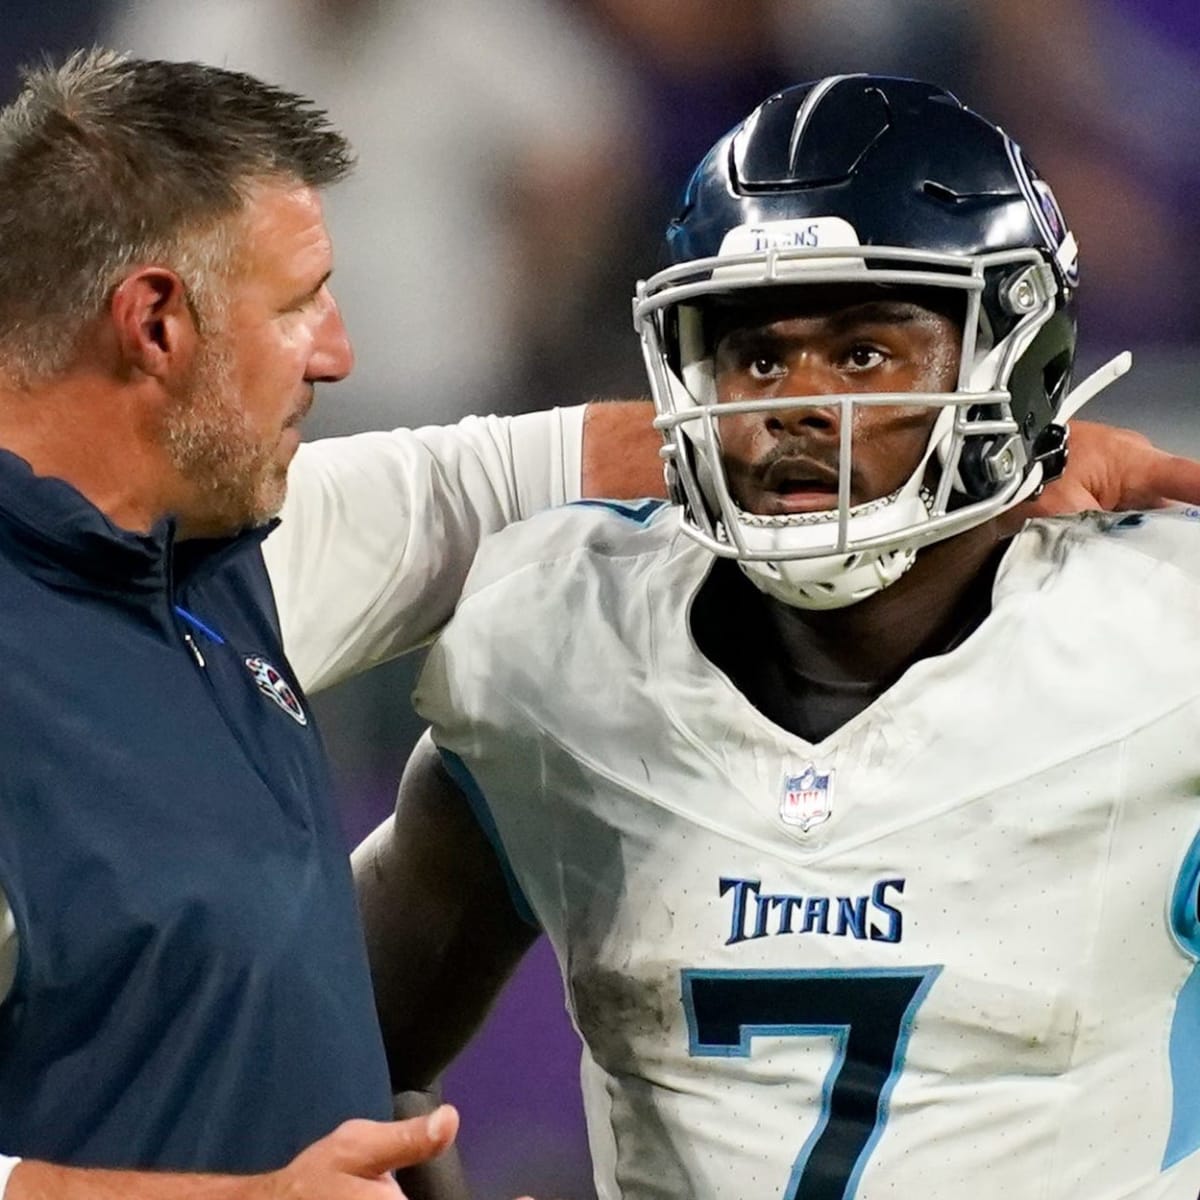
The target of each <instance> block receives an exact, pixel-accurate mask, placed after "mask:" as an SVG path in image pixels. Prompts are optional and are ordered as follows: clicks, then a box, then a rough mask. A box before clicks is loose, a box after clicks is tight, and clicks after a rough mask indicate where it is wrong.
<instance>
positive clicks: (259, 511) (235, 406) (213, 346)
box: [163, 331, 287, 536]
mask: <svg viewBox="0 0 1200 1200" xmlns="http://www.w3.org/2000/svg"><path fill="white" fill-rule="evenodd" d="M233 379H234V371H233V355H232V353H231V347H230V343H229V339H228V337H227V336H226V335H225V334H224V333H223V332H221V331H213V332H211V333H209V334H208V335H207V336H206V337H205V338H204V340H203V342H202V344H201V347H200V350H199V351H198V353H197V356H196V361H195V363H194V366H193V370H192V378H191V380H190V381H189V383H188V385H187V387H186V389H185V390H184V391H183V392H182V394H181V395H180V396H179V398H178V400H177V401H176V402H175V404H173V405H172V406H171V408H170V409H169V410H168V411H167V413H166V414H165V416H164V419H163V440H164V445H165V448H166V451H167V457H168V459H169V460H170V462H171V465H172V466H173V467H174V468H175V470H176V471H178V472H179V475H180V477H181V479H182V480H183V481H184V482H185V483H186V484H187V485H188V490H189V492H190V493H192V497H193V500H192V502H191V504H190V505H189V509H190V510H191V511H189V512H186V513H180V514H178V516H179V520H180V525H181V527H183V528H186V529H189V530H195V531H197V532H201V533H202V534H203V535H204V536H222V535H228V534H233V533H236V532H238V531H239V530H241V529H246V528H249V527H251V526H254V525H261V524H262V523H263V522H264V521H267V520H269V519H270V518H271V517H273V516H274V515H275V514H276V513H277V512H278V511H279V509H280V507H281V506H282V505H283V499H284V495H285V493H286V490H287V467H286V465H281V464H280V463H279V462H278V461H277V454H278V448H277V444H271V445H267V444H264V443H263V442H262V441H261V439H260V438H258V437H256V435H255V433H254V431H253V428H252V426H251V425H250V423H249V421H248V420H247V417H246V413H245V410H244V408H243V406H242V403H241V400H240V398H239V397H238V396H237V394H236V391H235V387H234V383H233Z"/></svg>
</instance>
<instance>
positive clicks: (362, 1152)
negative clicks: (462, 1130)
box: [246, 1104, 458, 1200]
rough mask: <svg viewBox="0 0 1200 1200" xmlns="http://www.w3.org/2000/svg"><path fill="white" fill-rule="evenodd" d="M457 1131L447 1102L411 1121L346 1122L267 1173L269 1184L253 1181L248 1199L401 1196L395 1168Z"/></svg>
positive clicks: (438, 1147) (425, 1155)
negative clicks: (260, 1187) (259, 1187)
mask: <svg viewBox="0 0 1200 1200" xmlns="http://www.w3.org/2000/svg"><path fill="white" fill-rule="evenodd" d="M457 1132H458V1113H457V1112H456V1111H455V1110H454V1109H453V1108H451V1107H450V1106H449V1105H448V1104H444V1105H442V1107H441V1108H439V1109H437V1110H436V1111H435V1112H433V1113H431V1114H430V1115H429V1116H428V1117H416V1118H413V1119H411V1120H408V1121H346V1122H345V1123H344V1124H342V1125H339V1126H338V1127H337V1128H336V1129H335V1130H334V1131H333V1132H332V1133H331V1134H329V1135H328V1136H327V1137H323V1138H322V1139H321V1140H320V1141H319V1142H314V1143H313V1144H312V1145H311V1146H309V1147H308V1148H307V1149H305V1150H302V1151H301V1152H300V1153H299V1154H298V1155H296V1157H295V1158H294V1159H292V1161H291V1162H290V1163H288V1165H287V1166H286V1167H284V1168H283V1170H281V1171H276V1172H274V1173H273V1174H272V1175H268V1176H267V1180H268V1181H269V1182H270V1184H271V1185H272V1186H271V1187H270V1188H268V1189H264V1190H263V1191H262V1192H261V1193H260V1192H259V1191H258V1190H256V1188H257V1184H253V1185H251V1187H250V1188H249V1189H248V1190H247V1193H246V1200H251V1198H252V1197H253V1200H258V1197H259V1196H260V1195H262V1197H263V1198H264V1200H267V1197H270V1200H276V1198H278V1200H375V1198H378V1200H399V1198H400V1197H402V1196H403V1194H404V1193H403V1192H401V1190H400V1187H399V1185H398V1184H397V1183H396V1181H395V1180H394V1179H393V1178H392V1175H391V1172H392V1171H395V1170H398V1169H399V1168H401V1167H411V1166H415V1165H416V1164H418V1163H424V1162H428V1161H429V1159H431V1158H435V1157H436V1156H437V1155H439V1154H441V1153H442V1151H443V1150H445V1149H446V1148H447V1147H448V1146H449V1145H450V1143H451V1142H453V1141H454V1135H455V1134H456V1133H457Z"/></svg>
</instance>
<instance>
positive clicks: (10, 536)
mask: <svg viewBox="0 0 1200 1200" xmlns="http://www.w3.org/2000/svg"><path fill="white" fill-rule="evenodd" d="M275 524H277V522H271V523H270V524H267V525H262V526H259V527H258V528H256V529H251V530H247V531H246V532H244V533H241V534H238V535H236V536H234V537H228V538H215V539H195V540H189V541H186V542H180V543H178V544H176V541H175V522H174V520H173V519H171V518H165V519H164V520H162V521H160V522H158V524H157V525H155V526H154V528H153V529H151V530H150V532H149V533H133V532H131V531H130V530H128V529H122V528H121V527H120V526H118V525H114V524H113V522H112V521H110V520H109V519H108V518H107V517H106V516H105V515H104V514H103V513H102V512H101V511H100V510H99V509H98V508H96V506H95V505H94V504H92V503H91V501H89V500H88V499H87V498H86V497H85V496H83V495H82V494H81V493H80V492H78V491H76V489H75V488H73V487H72V486H71V485H70V484H69V483H67V482H65V481H64V480H62V479H55V478H53V477H50V476H41V475H35V474H34V472H33V470H32V469H31V467H30V466H29V464H28V463H27V462H26V461H25V460H24V459H23V458H19V457H18V456H17V455H15V454H12V453H10V452H9V451H7V450H3V449H0V542H4V543H7V545H8V546H9V549H10V553H14V554H16V555H18V556H20V557H21V558H22V559H23V560H24V562H25V565H26V568H27V570H28V571H29V573H30V574H32V575H34V576H36V577H39V578H42V579H44V580H46V581H47V582H50V583H53V584H56V585H59V586H61V585H62V584H63V583H65V582H68V578H67V577H68V576H69V577H71V579H70V582H72V583H73V585H74V586H76V587H79V586H83V587H85V588H88V589H89V590H99V591H105V592H108V591H111V590H113V589H120V590H121V591H122V592H124V593H125V594H126V595H128V594H129V593H131V592H136V593H139V594H145V593H150V592H153V593H162V592H164V591H170V590H171V589H172V586H173V580H174V582H182V581H183V580H184V579H186V578H188V577H190V576H193V575H195V574H197V573H199V572H202V571H206V570H209V569H214V568H215V567H216V565H217V562H218V560H223V559H224V558H225V557H226V556H227V555H230V554H232V553H235V552H236V551H238V550H240V549H242V548H243V547H245V546H248V545H255V544H257V543H259V542H261V541H262V539H263V538H264V537H266V535H267V534H268V533H269V532H270V531H271V530H272V529H273V528H274V526H275Z"/></svg>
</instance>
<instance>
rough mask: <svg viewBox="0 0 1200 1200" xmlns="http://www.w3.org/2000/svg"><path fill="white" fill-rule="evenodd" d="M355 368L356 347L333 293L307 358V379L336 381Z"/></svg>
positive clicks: (323, 381)
mask: <svg viewBox="0 0 1200 1200" xmlns="http://www.w3.org/2000/svg"><path fill="white" fill-rule="evenodd" d="M353 369H354V347H353V346H352V345H351V344H350V335H349V333H347V332H346V325H345V322H343V320H342V314H341V312H340V311H339V310H338V306H337V302H336V301H335V300H334V299H333V298H332V297H330V300H329V308H328V311H327V312H326V313H325V315H324V317H323V319H322V321H321V324H320V325H319V326H318V327H317V331H316V336H315V337H314V338H313V349H312V355H311V357H310V358H309V360H308V379H309V381H310V382H313V383H336V382H337V381H338V380H339V379H345V378H346V376H347V375H349V374H350V372H351V371H352V370H353Z"/></svg>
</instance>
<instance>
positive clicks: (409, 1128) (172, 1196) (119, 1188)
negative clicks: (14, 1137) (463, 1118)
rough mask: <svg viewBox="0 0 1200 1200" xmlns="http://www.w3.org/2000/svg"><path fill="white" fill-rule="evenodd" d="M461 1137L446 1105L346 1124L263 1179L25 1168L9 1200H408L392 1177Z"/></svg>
mask: <svg viewBox="0 0 1200 1200" xmlns="http://www.w3.org/2000/svg"><path fill="white" fill-rule="evenodd" d="M457 1132H458V1113H457V1112H456V1111H455V1110H454V1109H453V1108H451V1107H449V1105H442V1107H441V1108H439V1109H438V1110H437V1111H436V1112H433V1113H431V1114H430V1115H429V1116H427V1117H414V1118H412V1119H411V1120H408V1121H346V1122H345V1123H344V1124H342V1125H339V1126H338V1128H337V1129H335V1130H334V1131H333V1132H332V1133H331V1134H329V1135H328V1136H326V1137H323V1138H321V1140H320V1141H317V1142H314V1143H313V1144H312V1145H311V1146H308V1147H307V1148H306V1149H304V1150H302V1151H301V1152H300V1153H299V1154H297V1155H296V1157H295V1158H294V1159H292V1161H291V1162H290V1163H288V1165H287V1166H286V1167H283V1168H281V1169H280V1170H278V1171H270V1172H267V1173H266V1174H262V1175H185V1174H178V1175H177V1174H170V1173H167V1172H158V1171H104V1170H90V1169H87V1168H80V1167H60V1166H56V1165H53V1164H51V1163H45V1162H36V1161H32V1160H25V1161H23V1162H20V1163H18V1164H17V1166H16V1168H15V1169H14V1171H13V1173H12V1175H11V1177H10V1178H9V1181H8V1188H7V1189H6V1191H5V1197H6V1200H403V1197H404V1193H403V1192H402V1191H401V1190H400V1187H399V1185H398V1184H397V1183H396V1181H395V1180H394V1179H393V1178H392V1176H391V1172H392V1171H394V1170H397V1169H399V1168H401V1167H411V1166H415V1165H417V1164H418V1163H424V1162H428V1161H429V1160H430V1159H431V1158H435V1157H436V1156H437V1155H439V1154H441V1153H442V1151H444V1150H445V1149H446V1148H447V1147H448V1146H449V1145H450V1143H451V1142H453V1141H454V1135H455V1134H456V1133H457Z"/></svg>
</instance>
